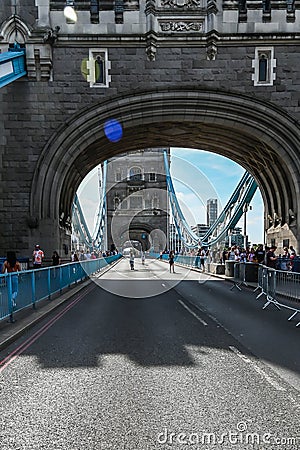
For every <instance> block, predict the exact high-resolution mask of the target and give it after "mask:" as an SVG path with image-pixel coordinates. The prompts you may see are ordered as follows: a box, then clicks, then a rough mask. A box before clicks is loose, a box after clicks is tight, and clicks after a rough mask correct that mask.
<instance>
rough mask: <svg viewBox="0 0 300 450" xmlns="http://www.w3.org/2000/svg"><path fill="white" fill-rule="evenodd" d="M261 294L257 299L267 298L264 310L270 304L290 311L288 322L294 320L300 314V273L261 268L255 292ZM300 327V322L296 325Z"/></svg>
mask: <svg viewBox="0 0 300 450" xmlns="http://www.w3.org/2000/svg"><path fill="white" fill-rule="evenodd" d="M257 290H260V291H261V292H260V293H259V294H258V296H257V297H256V298H257V299H259V298H260V297H262V296H265V297H266V302H265V304H264V306H263V309H265V308H267V306H269V305H270V304H273V305H274V306H276V308H277V309H279V310H280V309H281V308H284V309H288V310H290V312H291V315H290V316H289V318H288V320H292V319H293V318H294V317H296V315H297V314H298V313H300V273H298V272H287V271H283V270H275V269H270V268H269V267H265V266H261V267H260V270H259V278H258V283H257V287H256V289H255V291H257ZM296 326H297V327H299V326H300V322H298V323H297V324H296Z"/></svg>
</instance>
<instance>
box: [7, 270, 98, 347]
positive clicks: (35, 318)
mask: <svg viewBox="0 0 300 450" xmlns="http://www.w3.org/2000/svg"><path fill="white" fill-rule="evenodd" d="M90 283H91V280H90V279H88V280H86V281H83V282H82V283H80V284H78V285H77V286H75V287H72V288H70V289H68V290H67V291H66V292H64V293H63V294H62V295H59V296H57V297H56V298H53V300H41V301H40V302H38V303H37V305H36V309H33V308H32V306H28V308H24V309H23V310H21V311H18V312H15V313H14V319H15V322H14V323H10V321H9V318H7V319H3V320H2V321H1V322H0V350H3V349H4V348H5V347H7V346H8V345H9V344H11V343H12V342H13V341H14V340H16V339H17V338H18V337H19V336H20V335H22V334H23V333H24V332H25V331H27V330H28V329H29V328H31V327H33V326H34V325H35V324H36V323H38V322H39V321H41V320H42V319H44V317H46V316H47V315H49V314H50V313H51V312H52V311H54V310H55V309H57V308H59V306H60V305H62V304H63V303H65V302H66V301H68V300H69V299H70V298H72V297H74V295H76V294H77V293H78V292H80V291H81V290H82V289H84V288H85V287H86V286H88V285H89V284H90Z"/></svg>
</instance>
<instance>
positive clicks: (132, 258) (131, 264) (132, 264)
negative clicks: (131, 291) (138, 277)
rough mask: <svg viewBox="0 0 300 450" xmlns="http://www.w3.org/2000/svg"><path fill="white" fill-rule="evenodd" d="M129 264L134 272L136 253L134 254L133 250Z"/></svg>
mask: <svg viewBox="0 0 300 450" xmlns="http://www.w3.org/2000/svg"><path fill="white" fill-rule="evenodd" d="M129 264H130V270H134V252H133V250H130V254H129Z"/></svg>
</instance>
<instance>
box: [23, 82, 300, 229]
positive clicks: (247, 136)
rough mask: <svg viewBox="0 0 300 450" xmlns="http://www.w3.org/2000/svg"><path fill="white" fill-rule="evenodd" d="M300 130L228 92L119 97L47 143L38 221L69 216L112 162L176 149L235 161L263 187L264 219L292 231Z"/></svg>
mask: <svg viewBox="0 0 300 450" xmlns="http://www.w3.org/2000/svg"><path fill="white" fill-rule="evenodd" d="M111 118H114V119H117V120H118V121H119V122H120V123H121V124H122V127H123V137H122V139H121V140H120V141H119V142H117V143H111V142H110V141H109V140H108V139H107V138H106V136H105V134H104V123H105V121H106V120H108V119H111ZM299 131H300V130H299V126H298V124H296V123H295V120H293V118H291V117H289V116H288V115H287V114H286V113H285V112H284V111H282V110H280V109H278V108H277V107H274V106H273V105H271V104H267V103H264V102H262V101H257V100H253V98H249V97H247V96H239V95H233V94H230V93H225V92H224V93H223V92H217V91H216V92H207V91H200V90H199V91H196V90H192V91H187V90H174V91H172V90H162V91H154V92H144V93H139V94H136V95H129V96H127V97H125V96H122V97H120V98H114V99H111V100H110V101H107V102H105V103H102V104H97V105H94V106H93V107H92V108H90V109H88V110H84V111H82V112H80V113H79V114H77V115H75V116H73V118H72V119H69V120H68V122H67V123H66V124H65V125H63V126H62V127H61V129H59V130H58V131H57V133H56V134H55V135H54V136H53V137H52V139H51V140H50V141H49V142H48V144H47V146H46V147H45V148H44V150H43V153H42V156H41V158H40V160H39V162H38V165H37V169H36V171H35V176H34V180H33V186H32V196H31V215H32V216H34V217H37V218H38V219H39V220H40V221H43V220H47V219H53V220H57V219H58V217H59V215H60V214H61V213H62V212H64V216H65V217H67V216H68V215H70V211H71V205H72V201H73V198H74V194H75V192H76V189H77V187H78V186H79V184H80V182H81V181H82V180H83V178H84V177H85V176H86V175H87V174H88V172H89V171H90V170H91V169H92V168H94V167H95V166H96V165H97V164H99V163H100V162H102V161H104V160H105V159H107V158H109V157H111V156H115V155H117V154H119V153H123V152H125V151H131V150H138V149H143V148H151V147H163V146H172V147H188V148H198V149H202V150H208V151H211V152H215V153H218V154H220V155H223V156H226V157H228V158H230V159H232V160H234V161H236V162H237V163H238V164H240V165H241V166H243V167H244V168H245V169H246V170H248V171H249V172H250V173H251V174H252V175H253V176H254V177H255V179H256V181H257V182H258V184H259V187H260V190H261V193H262V196H263V200H264V204H265V217H266V218H267V217H269V218H274V217H277V218H278V220H279V221H280V223H281V224H282V225H283V224H289V225H293V223H291V222H293V221H294V222H295V219H293V218H292V217H293V214H291V211H292V212H294V213H295V215H296V216H297V213H299V210H300V205H299V185H300V165H299V157H298V148H299V145H300V138H299V136H300V133H299ZM37 187H38V189H37ZM34 193H35V194H34ZM36 193H39V194H38V195H37V194H36ZM271 225H272V223H270V222H269V223H267V222H266V226H271Z"/></svg>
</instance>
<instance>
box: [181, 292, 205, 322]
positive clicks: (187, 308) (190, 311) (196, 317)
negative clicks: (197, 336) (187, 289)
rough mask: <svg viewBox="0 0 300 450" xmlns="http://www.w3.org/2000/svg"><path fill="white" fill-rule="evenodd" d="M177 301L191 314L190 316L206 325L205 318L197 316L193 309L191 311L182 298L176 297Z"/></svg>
mask: <svg viewBox="0 0 300 450" xmlns="http://www.w3.org/2000/svg"><path fill="white" fill-rule="evenodd" d="M177 301H178V303H180V304H181V306H183V307H184V308H185V309H186V310H187V311H188V312H189V313H190V314H192V316H194V317H195V319H197V320H198V321H199V322H200V323H202V325H204V326H205V327H207V326H208V324H207V323H206V322H205V320H203V319H201V317H199V316H197V314H195V313H194V311H192V310H191V309H190V308H189V307H188V306H187V305H186V304H185V303H184V302H183V301H182V300H180V299H178V300H177Z"/></svg>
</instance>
